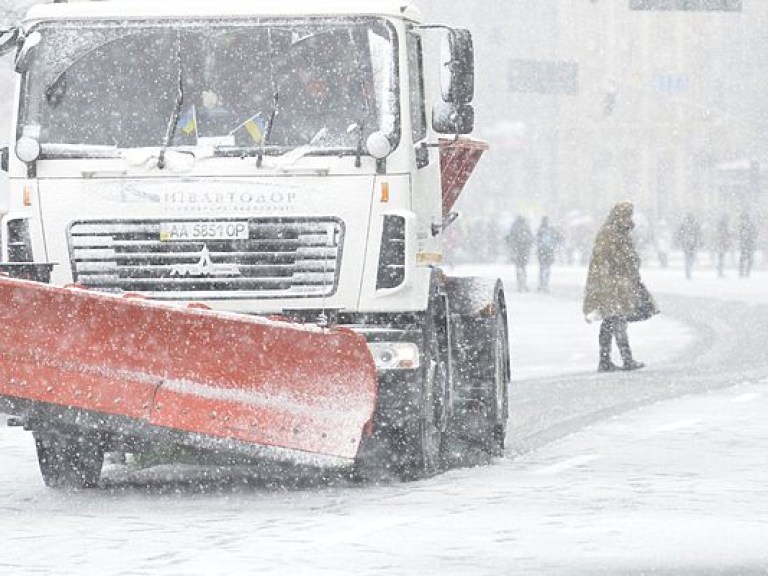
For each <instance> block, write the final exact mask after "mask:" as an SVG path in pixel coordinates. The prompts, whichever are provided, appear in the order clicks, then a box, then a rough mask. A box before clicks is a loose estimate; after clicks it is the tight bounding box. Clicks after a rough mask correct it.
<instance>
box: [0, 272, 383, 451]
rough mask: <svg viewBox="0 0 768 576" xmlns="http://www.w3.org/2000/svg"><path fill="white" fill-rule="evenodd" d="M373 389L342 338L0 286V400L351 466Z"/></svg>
mask: <svg viewBox="0 0 768 576" xmlns="http://www.w3.org/2000/svg"><path fill="white" fill-rule="evenodd" d="M376 390H377V384H376V367H375V364H374V361H373V358H372V356H371V354H370V352H369V351H368V347H367V345H366V342H365V339H364V338H363V337H362V336H360V335H358V334H355V333H354V332H352V331H349V330H345V329H320V328H317V327H314V326H304V325H299V324H294V323H290V322H286V321H274V320H267V319H263V318H254V317H245V316H241V315H237V314H227V313H221V312H214V311H210V310H200V309H191V308H180V307H176V306H171V305H167V304H161V303H157V302H151V301H146V300H132V299H126V298H120V297H117V296H112V295H106V294H99V293H94V292H89V291H85V290H77V289H66V288H58V287H53V286H47V285H44V284H40V283H35V282H28V281H23V280H15V279H10V278H0V397H3V396H5V397H8V398H21V399H25V400H32V401H34V402H40V403H44V404H53V405H59V406H70V407H74V408H80V409H83V410H88V411H93V412H96V413H103V414H108V415H117V416H123V417H128V418H131V419H134V420H138V421H141V422H142V423H149V424H151V425H153V426H155V427H161V428H167V429H172V430H175V431H181V432H188V433H190V434H194V435H203V436H206V437H210V438H215V439H225V440H234V441H238V442H234V443H233V444H234V445H237V444H238V443H246V444H257V445H260V446H266V447H276V448H281V449H287V450H289V451H297V452H302V453H305V454H317V455H322V456H332V457H335V458H342V459H348V460H350V461H351V460H353V459H354V458H355V456H356V455H357V453H358V449H359V446H360V444H361V441H362V438H363V435H364V433H365V430H366V429H367V427H366V425H367V424H368V423H369V422H370V421H371V419H372V417H373V413H374V409H375V404H376Z"/></svg>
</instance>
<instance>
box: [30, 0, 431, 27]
mask: <svg viewBox="0 0 768 576" xmlns="http://www.w3.org/2000/svg"><path fill="white" fill-rule="evenodd" d="M249 16H385V17H396V18H403V19H406V20H410V21H421V12H420V11H419V10H418V9H417V8H414V7H413V6H412V5H411V2H409V1H407V0H366V1H365V2H360V1H359V0H327V1H323V2H317V1H308V0H283V1H282V2H274V1H272V0H249V1H248V2H243V1H240V0H223V1H219V2H210V1H208V0H167V1H165V2H156V1H151V0H150V1H147V0H138V1H135V2H134V1H131V0H109V1H106V2H76V3H72V4H61V3H57V4H39V5H36V6H33V7H32V8H31V9H30V10H29V12H28V13H27V17H26V21H28V22H29V21H32V22H35V21H42V20H61V19H115V18H128V19H130V18H142V19H146V18H185V19H188V18H215V19H222V18H227V17H249Z"/></svg>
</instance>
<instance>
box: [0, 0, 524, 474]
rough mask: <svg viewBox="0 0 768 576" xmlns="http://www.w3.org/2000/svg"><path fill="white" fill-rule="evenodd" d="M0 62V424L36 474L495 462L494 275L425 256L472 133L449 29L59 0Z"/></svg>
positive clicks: (316, 15) (313, 7)
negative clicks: (146, 458)
mask: <svg viewBox="0 0 768 576" xmlns="http://www.w3.org/2000/svg"><path fill="white" fill-rule="evenodd" d="M0 49H1V50H2V51H3V52H6V53H7V52H10V51H15V52H14V57H15V60H14V64H15V71H16V79H17V83H16V93H15V94H16V97H15V99H14V102H15V106H14V108H13V110H10V109H9V110H7V111H6V113H8V114H12V118H13V127H12V134H11V139H10V146H9V147H8V148H6V149H4V150H2V164H3V170H4V171H6V172H7V173H8V181H9V187H8V190H7V191H5V192H4V193H3V196H2V198H0V216H1V217H2V220H1V222H0V231H1V235H2V254H1V255H0V261H1V262H0V272H1V273H2V275H0V413H4V414H6V415H8V416H7V420H8V423H9V424H11V425H17V426H23V427H24V428H25V429H27V430H29V431H31V432H32V433H33V435H34V439H35V443H36V448H37V456H38V461H39V465H40V470H41V472H42V477H43V480H44V481H45V483H46V484H47V485H48V486H51V487H63V488H82V487H92V486H95V485H97V484H98V482H99V479H100V474H101V470H102V465H103V462H104V457H105V453H115V454H122V455H124V454H129V455H137V454H139V455H140V454H145V453H154V454H166V455H168V454H178V453H180V452H183V453H184V454H186V455H189V454H192V455H196V456H198V457H199V458H200V459H201V461H203V460H204V461H215V462H235V461H237V462H241V461H245V462H260V461H270V462H272V461H277V462H288V463H298V464H306V465H310V466H316V467H323V468H325V467H328V468H339V469H343V470H347V469H348V470H352V471H354V472H355V473H356V474H358V475H359V476H361V477H363V478H381V477H385V478H399V479H403V480H412V479H419V478H424V477H428V476H430V475H433V474H436V473H438V472H440V471H441V470H442V469H444V467H446V466H447V465H449V463H450V462H452V461H454V462H455V457H457V456H459V457H460V456H461V453H462V451H472V450H474V451H475V452H476V453H477V454H487V455H490V456H494V455H501V454H502V452H503V448H504V438H505V434H506V423H507V415H508V414H507V412H508V387H509V381H510V365H509V345H508V335H507V332H508V325H507V313H506V305H505V298H504V291H503V287H502V284H501V282H500V281H498V280H484V279H477V278H466V277H451V276H449V275H448V274H446V272H445V271H443V270H442V269H441V265H442V263H443V244H444V235H445V230H446V228H447V227H448V226H449V225H450V224H451V223H452V222H453V221H454V220H455V218H456V216H457V215H456V213H455V212H454V210H453V209H454V204H455V202H456V200H457V198H458V196H459V194H460V192H461V191H462V190H463V189H464V187H465V184H466V181H467V179H468V178H469V176H470V174H471V172H472V170H473V169H474V167H475V165H476V164H477V162H478V159H479V158H480V156H481V155H482V153H483V152H484V151H485V150H486V148H487V145H486V144H485V143H484V142H482V141H479V140H475V139H472V138H471V137H470V134H471V132H472V130H473V125H474V110H473V106H472V101H473V96H474V62H473V44H472V38H471V35H470V33H469V32H468V31H467V30H464V29H453V28H449V27H446V26H440V25H428V24H424V23H423V22H422V18H421V15H420V13H419V12H418V11H417V9H415V8H414V7H413V6H412V5H411V3H410V2H407V1H405V0H402V1H395V0H370V1H367V2H357V1H353V0H328V1H323V2H317V1H315V2H310V1H307V0H283V1H282V2H273V1H271V0H270V1H267V0H254V1H251V2H238V1H230V0H220V1H219V2H210V1H208V0H205V1H200V0H183V1H181V0H180V1H178V2H177V1H175V0H172V1H168V2H156V1H146V0H131V1H128V0H107V1H100V2H87V1H83V2H71V3H65V2H57V3H53V4H43V5H37V6H34V7H33V8H32V9H31V10H30V11H29V12H28V13H27V15H26V17H25V18H24V19H23V21H22V22H21V23H20V24H18V25H14V26H5V27H4V28H3V29H2V31H1V32H0ZM131 457H133V456H131Z"/></svg>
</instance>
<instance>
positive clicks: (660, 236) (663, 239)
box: [653, 220, 672, 268]
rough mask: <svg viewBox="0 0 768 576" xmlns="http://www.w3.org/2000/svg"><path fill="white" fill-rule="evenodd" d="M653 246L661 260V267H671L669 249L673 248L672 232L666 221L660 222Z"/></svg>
mask: <svg viewBox="0 0 768 576" xmlns="http://www.w3.org/2000/svg"><path fill="white" fill-rule="evenodd" d="M653 244H654V247H655V248H656V255H657V256H658V258H659V265H660V266H661V267H662V268H666V267H667V266H668V265H669V249H670V248H671V246H672V231H671V230H670V229H669V226H668V225H667V223H666V221H665V220H660V221H659V222H658V224H656V229H655V230H654V234H653Z"/></svg>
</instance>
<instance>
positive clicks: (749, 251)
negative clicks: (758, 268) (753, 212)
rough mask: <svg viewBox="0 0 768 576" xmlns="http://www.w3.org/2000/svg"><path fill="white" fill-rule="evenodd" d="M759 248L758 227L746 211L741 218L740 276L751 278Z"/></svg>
mask: <svg viewBox="0 0 768 576" xmlns="http://www.w3.org/2000/svg"><path fill="white" fill-rule="evenodd" d="M755 248H757V228H756V227H755V224H754V222H752V219H751V218H750V217H749V214H747V213H746V212H742V213H741V217H740V218H739V276H740V277H741V278H749V275H750V273H751V272H752V264H753V262H754V259H755Z"/></svg>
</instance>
